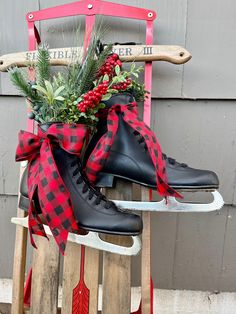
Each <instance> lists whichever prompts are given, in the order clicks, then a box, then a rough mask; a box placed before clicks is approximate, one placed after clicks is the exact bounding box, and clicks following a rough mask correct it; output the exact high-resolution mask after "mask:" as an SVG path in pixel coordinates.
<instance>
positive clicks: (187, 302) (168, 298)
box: [0, 279, 236, 314]
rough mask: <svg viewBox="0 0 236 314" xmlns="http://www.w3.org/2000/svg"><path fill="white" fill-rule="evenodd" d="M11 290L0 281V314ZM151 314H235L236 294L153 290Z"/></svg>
mask: <svg viewBox="0 0 236 314" xmlns="http://www.w3.org/2000/svg"><path fill="white" fill-rule="evenodd" d="M11 288H12V280H10V279H0V314H10V303H11ZM101 290H102V289H100V293H99V310H101V298H102V293H101V292H102V291H101ZM140 292H141V290H140V288H132V311H134V310H136V309H137V308H138V305H139V301H140ZM60 304H61V289H60V291H59V306H60ZM48 314H50V313H48ZM154 314H236V293H235V292H222V293H221V292H210V291H189V290H164V289H155V291H154Z"/></svg>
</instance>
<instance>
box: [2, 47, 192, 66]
mask: <svg viewBox="0 0 236 314" xmlns="http://www.w3.org/2000/svg"><path fill="white" fill-rule="evenodd" d="M113 52H114V53H117V54H118V55H119V56H120V59H121V61H123V62H134V61H137V62H139V61H140V62H148V61H166V62H170V63H173V64H183V63H186V62H187V61H189V60H190V59H191V54H190V53H189V52H188V51H187V50H186V49H185V48H183V47H180V46H167V45H115V46H113ZM49 54H50V63H51V64H52V65H54V66H62V65H69V64H71V63H75V62H80V60H81V59H82V54H83V48H82V47H69V48H57V49H50V50H49ZM36 62H37V51H27V52H18V53H12V54H7V55H3V56H1V57H0V71H2V72H5V71H7V69H9V68H11V67H14V66H17V67H27V66H30V65H32V64H35V63H36Z"/></svg>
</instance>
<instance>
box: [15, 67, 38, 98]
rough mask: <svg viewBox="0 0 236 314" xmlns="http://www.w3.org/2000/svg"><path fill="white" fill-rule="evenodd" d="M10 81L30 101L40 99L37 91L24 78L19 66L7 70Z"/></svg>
mask: <svg viewBox="0 0 236 314" xmlns="http://www.w3.org/2000/svg"><path fill="white" fill-rule="evenodd" d="M9 73H10V78H11V82H12V83H13V85H14V86H15V87H16V88H17V89H18V90H19V91H20V93H21V94H22V95H23V96H24V97H26V98H28V99H30V100H31V101H33V102H34V101H35V102H37V101H40V99H39V97H38V95H37V93H36V92H35V91H34V90H33V89H32V86H31V85H30V83H29V82H28V81H27V80H26V78H25V76H24V75H23V72H22V71H21V70H20V69H19V68H16V67H15V68H13V69H10V70H9Z"/></svg>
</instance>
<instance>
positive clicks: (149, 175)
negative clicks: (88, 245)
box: [84, 93, 223, 211]
mask: <svg viewBox="0 0 236 314" xmlns="http://www.w3.org/2000/svg"><path fill="white" fill-rule="evenodd" d="M133 101H134V98H133V97H132V95H130V94H128V93H122V94H118V95H115V96H113V97H112V98H111V99H110V100H109V101H107V102H106V105H107V107H108V108H110V107H112V106H113V105H115V104H121V105H122V104H123V105H126V104H128V103H131V102H133ZM117 115H118V118H119V127H118V131H117V134H116V136H115V139H114V143H113V145H112V147H111V150H110V155H109V157H108V159H107V160H106V162H105V163H104V166H103V168H102V170H101V172H100V173H99V174H98V177H97V181H96V182H95V185H96V186H97V187H115V183H116V179H118V178H120V179H124V180H128V181H131V182H134V183H138V184H141V185H143V186H146V187H149V188H151V189H156V177H155V169H154V166H153V163H152V161H151V158H150V155H149V154H148V152H147V147H146V144H145V141H144V139H143V138H142V136H141V135H140V134H139V133H138V132H136V131H134V130H133V129H132V128H131V127H130V126H129V125H128V124H127V123H126V122H125V121H124V120H123V118H122V114H121V113H119V112H117ZM97 129H98V131H97V132H96V133H95V134H94V136H93V138H92V139H91V141H90V143H89V145H88V147H87V149H86V153H85V156H84V165H85V168H86V162H87V160H88V158H89V156H90V155H91V154H92V152H93V150H94V149H95V147H96V145H97V143H98V141H99V139H100V138H101V137H102V136H103V135H104V134H105V133H106V132H107V119H106V116H104V117H102V118H100V120H99V122H98V125H97ZM163 158H164V159H165V160H166V170H167V177H168V184H169V185H170V186H171V187H172V188H174V189H176V190H178V191H189V192H190V191H191V192H196V191H211V192H212V193H213V196H214V201H213V203H211V204H204V207H203V206H202V205H199V204H187V203H179V202H177V201H176V200H175V198H169V202H168V204H169V210H171V209H173V210H174V209H176V206H178V208H177V210H180V209H181V210H185V209H186V210H188V211H191V208H192V209H193V210H202V211H204V210H207V211H208V210H209V209H212V210H213V209H214V210H216V209H219V208H221V207H222V206H223V200H222V198H221V195H220V194H219V193H218V192H217V191H216V189H218V188H219V180H218V177H217V175H216V174H215V173H214V172H212V171H209V170H201V169H195V168H191V167H188V165H186V164H183V163H179V162H177V161H175V159H173V158H170V157H167V156H166V155H165V154H163ZM116 203H117V204H119V205H121V206H126V208H127V206H128V208H132V209H134V206H139V204H140V209H141V206H142V209H143V204H141V203H135V202H130V203H129V204H127V202H125V203H124V202H122V201H121V202H119V203H118V202H116ZM163 204H164V202H163V203H161V204H160V206H158V207H159V210H161V209H163ZM156 205H157V204H156ZM172 205H173V206H172ZM145 206H146V205H145ZM146 208H147V210H151V209H152V208H153V210H154V204H153V203H150V204H149V205H147V207H146ZM148 208H149V209H148ZM136 209H137V208H136ZM155 210H156V209H155Z"/></svg>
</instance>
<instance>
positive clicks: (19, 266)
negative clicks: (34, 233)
mask: <svg viewBox="0 0 236 314" xmlns="http://www.w3.org/2000/svg"><path fill="white" fill-rule="evenodd" d="M24 170H25V167H22V166H21V168H20V178H21V176H22V174H23V171H24ZM25 216H26V212H24V211H22V210H21V209H18V210H17V217H20V218H23V217H25ZM27 233H28V230H27V229H26V228H22V227H21V226H16V237H15V251H14V261H13V274H12V278H13V285H12V307H11V313H12V314H13V313H19V314H22V313H23V311H24V281H25V268H26V253H27Z"/></svg>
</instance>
